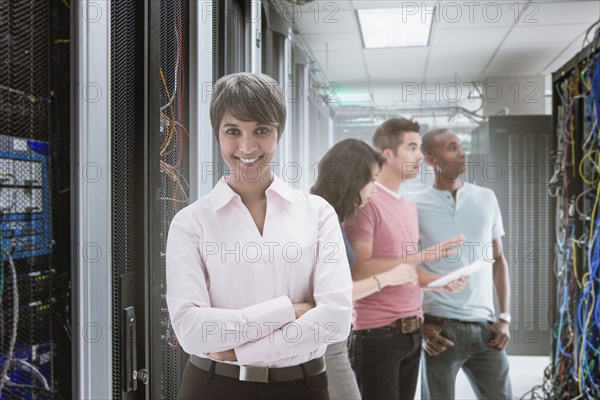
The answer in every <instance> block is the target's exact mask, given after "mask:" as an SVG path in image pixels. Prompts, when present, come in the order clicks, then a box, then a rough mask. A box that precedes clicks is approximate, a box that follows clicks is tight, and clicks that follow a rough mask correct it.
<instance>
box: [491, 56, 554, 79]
mask: <svg viewBox="0 0 600 400" xmlns="http://www.w3.org/2000/svg"><path fill="white" fill-rule="evenodd" d="M548 61H549V60H548V59H546V58H519V59H494V62H492V63H491V64H490V66H489V68H488V69H487V70H486V72H485V76H486V77H491V76H528V75H537V74H538V73H539V72H540V70H541V69H543V68H544V66H545V65H547V64H548Z"/></svg>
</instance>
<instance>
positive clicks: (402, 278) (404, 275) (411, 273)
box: [375, 263, 419, 288]
mask: <svg viewBox="0 0 600 400" xmlns="http://www.w3.org/2000/svg"><path fill="white" fill-rule="evenodd" d="M375 276H376V277H377V279H379V281H380V282H381V287H382V288H384V287H386V286H396V285H404V284H409V285H413V286H419V276H418V275H417V269H416V268H415V267H414V266H412V265H409V264H404V263H403V264H398V265H396V266H395V267H394V268H392V269H390V270H389V271H386V272H382V273H381V274H378V275H375Z"/></svg>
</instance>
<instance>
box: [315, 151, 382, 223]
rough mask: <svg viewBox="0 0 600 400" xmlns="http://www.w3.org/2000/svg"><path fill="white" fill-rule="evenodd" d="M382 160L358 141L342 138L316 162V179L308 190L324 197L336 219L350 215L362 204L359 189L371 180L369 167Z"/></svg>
mask: <svg viewBox="0 0 600 400" xmlns="http://www.w3.org/2000/svg"><path fill="white" fill-rule="evenodd" d="M385 161H386V159H385V157H384V156H382V155H381V153H379V152H377V151H375V150H374V149H372V148H371V146H369V145H368V144H367V143H365V142H363V141H362V140H358V139H345V140H342V141H341V142H338V143H336V144H335V145H333V147H332V148H331V149H329V151H328V152H327V153H325V155H324V156H323V158H322V159H321V161H319V172H318V176H317V181H316V182H315V184H314V185H313V186H312V188H311V189H310V192H311V193H312V194H316V195H318V196H321V197H323V198H324V199H325V200H327V202H328V203H329V204H331V205H332V206H333V208H334V209H335V212H336V213H337V215H338V218H339V219H340V221H344V220H346V219H349V218H352V217H353V216H354V214H355V213H356V210H357V209H358V207H359V206H360V204H361V203H362V198H361V196H360V191H361V190H362V189H363V188H364V187H365V186H366V185H367V184H368V183H369V182H370V181H371V180H372V179H373V166H374V165H378V166H379V168H381V167H382V166H383V164H385Z"/></svg>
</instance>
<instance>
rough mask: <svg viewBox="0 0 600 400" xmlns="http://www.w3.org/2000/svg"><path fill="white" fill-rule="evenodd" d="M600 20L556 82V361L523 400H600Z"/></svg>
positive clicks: (551, 190)
mask: <svg viewBox="0 0 600 400" xmlns="http://www.w3.org/2000/svg"><path fill="white" fill-rule="evenodd" d="M599 24H600V21H598V22H597V23H596V24H594V25H592V26H591V27H590V29H589V30H588V34H589V33H590V32H591V31H592V29H593V28H594V27H596V30H595V34H594V39H593V40H592V42H590V45H589V46H588V47H587V48H586V49H585V50H584V51H583V52H582V53H580V54H583V57H582V58H581V61H580V62H579V63H578V65H577V67H576V68H575V69H574V70H573V71H572V73H570V74H568V75H566V76H565V77H564V78H563V77H561V78H559V79H557V81H555V87H554V90H555V94H556V96H557V98H558V99H557V100H558V102H557V103H558V107H557V109H556V110H555V111H557V114H556V115H555V116H554V117H555V120H556V122H557V124H556V133H557V139H556V140H557V143H558V145H557V148H556V153H555V163H554V165H555V171H554V175H553V177H552V179H551V180H550V183H549V194H550V196H552V197H555V198H556V205H557V207H556V239H557V243H556V263H555V270H554V272H555V275H556V281H557V287H556V303H557V310H556V315H555V316H556V318H555V321H556V323H555V326H554V335H553V337H554V345H553V347H554V348H553V360H552V363H551V364H550V365H549V366H548V367H547V368H546V370H545V371H544V383H543V384H542V385H540V386H536V387H534V388H533V389H532V390H531V391H530V392H528V393H527V394H526V395H525V396H523V398H531V399H539V398H543V399H598V398H600V365H599V364H600V358H599V356H600V297H599V298H598V299H596V293H598V292H599V290H600V286H599V282H600V235H599V234H598V233H599V229H600V208H599V204H598V203H599V201H600V137H599V135H598V129H599V127H598V121H599V120H600V97H599V94H600V51H599V50H600V27H599V26H598V25H599ZM587 37H588V35H586V41H587ZM584 45H585V43H584ZM581 108H583V111H582V110H581ZM581 112H583V124H581V120H580V119H579V118H581Z"/></svg>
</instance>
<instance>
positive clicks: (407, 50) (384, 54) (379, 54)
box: [363, 47, 429, 65]
mask: <svg viewBox="0 0 600 400" xmlns="http://www.w3.org/2000/svg"><path fill="white" fill-rule="evenodd" d="M363 52H364V54H365V59H366V60H367V63H377V64H379V63H388V64H397V63H411V64H415V63H417V64H418V63H425V61H426V60H427V54H428V53H429V48H428V47H395V48H390V49H365V50H363ZM423 65H424V64H423Z"/></svg>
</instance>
